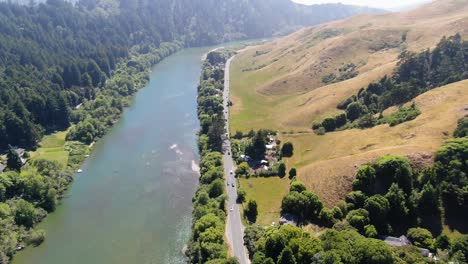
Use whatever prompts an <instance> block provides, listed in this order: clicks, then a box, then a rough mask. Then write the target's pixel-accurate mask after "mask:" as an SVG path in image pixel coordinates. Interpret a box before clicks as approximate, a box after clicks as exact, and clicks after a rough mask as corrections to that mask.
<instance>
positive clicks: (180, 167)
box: [14, 48, 209, 264]
mask: <svg viewBox="0 0 468 264" xmlns="http://www.w3.org/2000/svg"><path fill="white" fill-rule="evenodd" d="M208 50H209V49H208V48H197V49H186V50H183V51H181V52H178V53H176V54H174V55H172V56H170V57H168V58H166V59H165V60H163V61H162V62H161V63H159V64H158V65H156V66H155V67H154V70H153V71H152V74H151V78H150V82H149V84H148V85H147V87H145V88H144V89H142V90H140V91H139V92H138V93H137V95H136V96H135V98H134V102H133V104H132V106H131V107H130V108H129V109H127V110H126V111H125V113H124V115H123V117H122V119H121V120H120V121H119V122H118V123H117V124H116V125H115V126H114V128H113V129H112V130H111V131H110V132H109V133H108V134H107V135H106V136H105V137H104V138H102V139H101V140H100V141H99V142H98V143H97V144H96V146H95V149H94V150H93V152H92V154H91V156H90V157H89V158H88V159H87V161H86V162H85V163H84V164H83V166H82V169H83V173H81V174H77V175H76V178H75V182H74V183H73V185H72V186H71V189H70V190H69V192H68V193H67V197H66V198H65V199H64V200H62V203H61V205H60V206H58V208H57V211H55V212H54V213H52V214H51V215H49V216H48V217H47V218H46V220H45V221H44V222H43V223H41V224H40V225H39V228H42V229H44V230H45V231H46V232H47V237H46V240H45V241H44V243H43V244H42V245H40V246H39V247H37V248H32V247H30V248H27V249H26V250H24V251H23V252H20V253H18V254H17V255H16V256H15V258H14V263H15V264H23V263H24V264H26V263H27V264H29V263H34V264H64V263H67V264H74V263H99V264H107V263H109V264H110V263H112V264H119V263H122V264H123V263H126V264H127V263H138V264H140V263H142V264H146V263H168V264H171V263H184V257H183V255H182V252H181V250H182V248H183V246H184V244H185V243H186V242H187V240H188V238H189V236H190V225H191V211H192V204H191V198H192V196H193V194H194V192H195V190H196V188H197V185H198V175H197V173H196V172H195V171H194V170H193V168H192V167H193V166H192V165H193V161H196V162H198V153H197V148H196V131H197V130H198V127H199V123H198V120H197V115H196V113H197V112H196V109H197V105H196V96H197V89H196V87H197V84H198V81H199V75H200V70H201V63H202V62H201V57H202V55H203V54H204V53H205V52H207V51H208Z"/></svg>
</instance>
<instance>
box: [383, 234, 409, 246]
mask: <svg viewBox="0 0 468 264" xmlns="http://www.w3.org/2000/svg"><path fill="white" fill-rule="evenodd" d="M382 240H383V241H384V242H385V243H387V245H390V246H395V247H402V246H407V245H411V242H410V241H409V240H408V238H407V237H406V236H400V237H392V236H386V237H382Z"/></svg>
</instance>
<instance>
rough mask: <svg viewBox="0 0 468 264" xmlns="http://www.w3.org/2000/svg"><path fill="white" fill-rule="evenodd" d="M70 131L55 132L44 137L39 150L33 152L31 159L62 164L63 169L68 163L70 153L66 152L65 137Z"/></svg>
mask: <svg viewBox="0 0 468 264" xmlns="http://www.w3.org/2000/svg"><path fill="white" fill-rule="evenodd" d="M67 132H68V131H60V132H55V133H53V134H50V135H47V136H44V138H43V139H42V140H41V142H40V143H39V148H38V149H37V150H36V151H34V152H31V153H30V155H31V159H47V160H55V161H58V162H60V164H62V165H63V167H66V166H67V163H68V154H69V153H68V151H66V150H65V137H66V136H67Z"/></svg>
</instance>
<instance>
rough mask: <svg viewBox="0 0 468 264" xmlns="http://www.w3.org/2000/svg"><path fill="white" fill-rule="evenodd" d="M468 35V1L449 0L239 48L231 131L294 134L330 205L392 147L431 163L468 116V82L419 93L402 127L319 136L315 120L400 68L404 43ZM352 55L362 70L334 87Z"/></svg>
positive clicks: (299, 154) (310, 178)
mask: <svg viewBox="0 0 468 264" xmlns="http://www.w3.org/2000/svg"><path fill="white" fill-rule="evenodd" d="M455 33H460V34H461V35H462V36H463V37H465V38H467V37H468V1H467V0H440V1H435V2H433V3H431V4H428V5H425V6H423V7H421V8H418V9H416V10H413V11H408V12H404V13H392V14H384V15H361V16H357V17H354V18H351V19H347V20H342V21H337V22H333V23H329V24H324V25H320V26H317V27H311V28H306V29H303V30H300V31H298V32H296V33H294V34H292V35H290V36H287V37H285V38H282V39H278V40H275V41H273V42H271V43H268V44H265V45H261V46H255V47H251V48H248V49H246V50H244V51H243V52H242V53H240V54H239V55H238V56H237V57H236V58H235V60H234V61H233V64H232V66H231V73H230V74H231V100H232V101H233V103H234V105H233V107H232V110H231V116H230V121H231V125H230V128H231V133H234V132H235V131H236V130H242V131H248V130H250V129H252V128H253V129H259V128H271V129H276V130H278V131H280V132H281V136H280V139H281V140H282V141H283V142H285V141H292V142H293V144H294V147H295V155H294V156H293V158H291V159H289V160H287V163H288V167H292V166H295V167H297V168H298V172H299V173H298V174H299V178H300V179H301V180H302V181H304V182H305V183H306V185H307V186H308V188H309V189H310V190H312V191H314V192H315V193H317V194H318V195H319V196H320V197H321V199H322V200H323V201H324V202H325V204H326V205H328V206H331V205H333V204H335V203H336V202H337V201H339V200H340V199H342V198H343V196H344V195H345V194H346V193H347V192H348V191H349V190H350V189H351V182H352V180H353V179H354V175H355V171H356V170H357V168H358V166H360V165H361V164H365V163H368V162H371V161H372V160H374V159H375V158H377V157H379V156H381V155H384V154H401V155H406V156H409V157H410V158H411V159H413V160H414V161H416V162H420V163H430V162H432V157H433V153H434V152H435V151H436V150H437V149H438V148H439V146H440V144H441V143H442V142H443V141H444V140H445V139H447V138H449V137H450V135H451V133H452V131H453V130H454V128H455V126H456V122H457V120H458V118H460V117H462V116H463V115H464V114H467V113H468V112H467V109H468V81H462V82H458V83H454V84H451V85H448V86H445V87H440V88H437V89H434V90H432V91H429V92H427V93H425V94H422V95H420V96H419V97H417V98H416V99H415V101H416V104H417V105H418V106H419V108H420V110H421V111H422V114H421V115H420V116H418V118H416V119H415V120H413V121H410V122H406V123H403V124H401V125H398V126H396V127H389V126H388V125H381V126H377V127H374V128H371V129H366V130H359V129H353V130H346V131H339V132H333V133H327V134H326V135H324V136H317V135H315V134H314V133H313V132H312V130H311V128H310V127H311V124H312V122H313V121H315V120H317V121H318V120H322V119H323V118H324V117H326V116H328V115H330V114H334V113H336V112H338V110H337V109H336V105H337V104H338V103H339V102H341V101H342V100H344V99H346V98H348V97H349V96H350V95H352V94H354V93H356V92H357V91H358V90H359V89H360V88H362V87H365V86H367V85H368V84H369V83H370V82H372V81H376V80H378V79H380V78H382V77H383V76H384V75H386V74H391V73H392V72H393V70H394V68H395V66H396V64H397V61H398V55H399V53H400V52H401V51H402V50H403V49H409V50H412V51H421V50H423V49H427V48H431V47H433V46H434V45H435V44H436V43H437V42H439V40H440V39H441V38H442V37H443V36H444V35H445V36H449V35H453V34H455ZM349 63H353V64H354V65H356V70H357V71H358V72H359V74H358V75H357V76H356V77H354V78H351V79H348V80H345V81H341V82H337V83H333V84H328V85H325V84H324V83H323V82H322V78H323V77H324V76H326V75H328V74H330V73H335V74H339V68H340V67H342V66H343V65H345V64H349Z"/></svg>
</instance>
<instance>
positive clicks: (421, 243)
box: [407, 227, 434, 249]
mask: <svg viewBox="0 0 468 264" xmlns="http://www.w3.org/2000/svg"><path fill="white" fill-rule="evenodd" d="M407 236H408V239H409V240H410V241H411V242H412V243H413V244H414V245H415V246H417V247H423V248H429V249H431V248H432V247H433V243H434V238H433V237H432V234H431V232H430V231H429V230H427V229H425V228H421V227H416V228H410V229H408V234H407Z"/></svg>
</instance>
